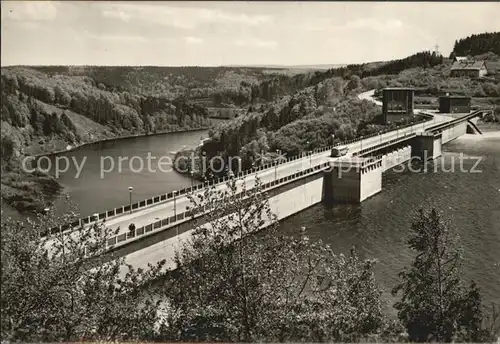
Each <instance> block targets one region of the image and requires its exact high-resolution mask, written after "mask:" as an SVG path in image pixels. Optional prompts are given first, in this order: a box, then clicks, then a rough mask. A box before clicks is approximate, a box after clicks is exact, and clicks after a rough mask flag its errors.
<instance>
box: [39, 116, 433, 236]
mask: <svg viewBox="0 0 500 344" xmlns="http://www.w3.org/2000/svg"><path fill="white" fill-rule="evenodd" d="M422 115H424V116H428V117H427V118H430V116H431V115H429V114H422ZM428 121H429V120H424V121H420V122H417V123H410V124H407V125H404V126H400V127H397V128H392V129H387V130H384V131H379V132H376V133H373V134H370V135H364V136H361V137H357V138H355V139H351V140H345V141H341V142H337V143H336V144H333V145H330V146H326V147H321V148H315V149H312V150H310V151H308V152H305V153H302V154H299V155H295V156H292V157H289V158H286V159H281V160H280V161H274V162H272V163H268V164H264V165H260V166H258V167H255V168H252V169H249V170H244V171H242V172H240V173H238V174H236V175H235V176H234V177H229V176H223V177H220V178H217V179H213V180H210V181H207V182H204V183H200V184H197V185H193V186H191V187H186V188H183V189H180V190H179V191H177V192H175V194H174V192H168V193H165V194H161V195H158V196H154V197H151V198H148V199H145V200H142V201H139V202H136V203H133V204H129V205H123V206H119V207H116V208H113V209H111V210H107V211H104V212H102V213H100V214H97V215H92V216H87V217H84V218H81V219H78V220H75V221H73V222H72V223H68V224H65V225H62V226H58V227H54V228H52V229H50V230H47V231H45V232H44V233H42V234H41V236H42V237H43V236H47V235H49V234H56V233H60V232H61V230H62V231H67V230H72V229H73V228H76V227H80V226H84V225H88V224H90V223H92V222H94V221H96V220H104V219H108V218H112V217H115V216H120V215H123V214H126V213H128V212H131V211H134V210H139V209H144V208H147V207H149V206H152V205H156V204H159V203H163V202H167V201H171V200H173V199H174V198H176V197H178V196H182V195H186V194H189V193H191V192H193V191H197V190H202V189H205V188H207V187H210V186H214V185H221V184H224V183H226V182H227V181H228V180H229V179H231V178H239V179H241V178H244V177H246V176H247V175H249V174H253V173H255V172H259V171H262V170H267V169H269V168H272V167H274V166H278V165H284V164H287V163H289V162H292V161H296V160H300V159H303V158H305V157H308V156H313V155H316V154H321V153H324V152H326V151H329V150H331V149H332V148H334V147H338V146H344V145H349V144H352V143H355V142H359V141H362V140H365V139H369V138H372V137H376V136H381V135H384V134H386V133H388V132H392V131H395V130H402V129H406V128H409V127H415V128H417V127H418V126H419V125H423V124H425V122H428Z"/></svg>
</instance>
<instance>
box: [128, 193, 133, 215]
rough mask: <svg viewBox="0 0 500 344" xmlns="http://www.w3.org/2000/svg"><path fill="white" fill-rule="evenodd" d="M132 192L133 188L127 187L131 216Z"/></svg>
mask: <svg viewBox="0 0 500 344" xmlns="http://www.w3.org/2000/svg"><path fill="white" fill-rule="evenodd" d="M132 190H134V188H133V187H131V186H129V187H128V200H129V206H130V214H132Z"/></svg>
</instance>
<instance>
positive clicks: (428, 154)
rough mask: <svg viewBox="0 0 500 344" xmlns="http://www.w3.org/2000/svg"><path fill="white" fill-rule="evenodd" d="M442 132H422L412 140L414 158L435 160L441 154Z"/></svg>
mask: <svg viewBox="0 0 500 344" xmlns="http://www.w3.org/2000/svg"><path fill="white" fill-rule="evenodd" d="M441 146H442V134H441V133H437V134H433V133H422V134H419V135H417V136H416V137H415V138H414V139H413V140H412V141H411V155H412V158H420V159H421V160H425V161H427V160H434V159H436V158H438V157H440V156H441Z"/></svg>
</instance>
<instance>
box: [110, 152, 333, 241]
mask: <svg viewBox="0 0 500 344" xmlns="http://www.w3.org/2000/svg"><path fill="white" fill-rule="evenodd" d="M327 167H329V162H324V163H321V164H318V165H316V166H313V167H310V168H308V169H306V170H302V171H300V172H296V173H294V174H291V175H288V176H286V177H282V178H279V179H276V180H272V181H270V182H268V183H265V184H262V190H263V191H267V190H269V189H272V188H274V187H276V186H279V185H283V184H286V183H289V182H291V181H294V180H297V179H300V178H303V177H306V176H309V175H313V174H315V173H318V172H320V171H322V170H323V169H324V168H327ZM236 196H237V197H241V198H244V197H245V193H244V191H243V192H240V193H238V194H236ZM208 211H210V209H209V208H208V207H207V206H206V205H204V206H203V208H202V209H201V208H198V209H193V210H187V211H185V212H182V213H179V214H176V215H174V216H170V217H165V218H163V219H161V220H158V221H156V222H153V223H150V224H148V225H146V226H142V227H138V228H135V229H134V230H131V231H128V232H126V233H121V234H117V235H114V236H112V237H110V238H109V239H108V240H107V243H106V244H107V248H108V249H111V248H115V247H117V246H116V245H118V244H119V245H120V246H121V245H124V244H126V243H129V242H132V241H135V240H138V239H139V238H142V237H145V236H148V235H151V234H153V233H156V232H159V231H162V230H165V229H168V228H170V227H173V226H176V225H179V224H181V223H183V222H186V221H189V220H191V219H193V216H194V217H199V216H202V215H203V214H205V213H206V212H208Z"/></svg>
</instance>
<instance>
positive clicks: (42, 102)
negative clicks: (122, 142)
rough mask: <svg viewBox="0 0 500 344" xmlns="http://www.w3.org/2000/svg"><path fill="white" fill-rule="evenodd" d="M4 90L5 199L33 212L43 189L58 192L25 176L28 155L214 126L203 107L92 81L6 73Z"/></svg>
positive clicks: (18, 71) (23, 70)
mask: <svg viewBox="0 0 500 344" xmlns="http://www.w3.org/2000/svg"><path fill="white" fill-rule="evenodd" d="M1 86H2V91H1V97H2V109H1V121H2V122H1V124H2V129H1V135H2V141H1V151H2V172H3V173H2V199H3V200H4V201H6V202H7V203H10V204H12V205H14V206H15V207H16V208H18V209H20V210H26V209H28V210H33V207H34V204H35V203H40V202H39V201H40V198H42V197H43V193H44V192H42V191H43V190H45V191H47V192H48V193H49V194H53V191H54V190H55V189H57V187H56V185H57V183H55V182H54V181H50V178H49V177H48V176H44V177H43V178H42V176H41V175H39V176H33V175H27V174H26V173H25V172H23V171H21V169H20V158H22V157H23V156H25V155H32V154H38V153H50V152H53V151H57V150H64V149H66V148H67V147H76V146H78V145H81V144H84V143H88V142H93V141H97V140H101V139H108V138H113V137H120V136H129V135H143V134H151V133H159V132H170V131H177V130H186V129H196V128H206V127H208V125H209V123H210V121H209V119H208V113H207V111H206V109H204V108H203V107H200V106H197V105H193V104H188V103H186V102H184V101H182V100H180V99H174V100H168V99H166V98H162V97H153V96H145V95H138V94H133V93H129V92H126V91H123V92H120V91H109V90H107V89H106V87H105V86H103V85H102V84H100V83H96V81H95V80H94V79H92V78H90V77H78V76H67V75H48V74H45V73H43V72H40V71H36V70H34V69H30V68H18V67H16V68H4V69H2V75H1ZM42 179H44V180H49V182H44V183H43V184H44V185H46V184H47V183H49V184H50V186H51V187H50V188H48V189H47V188H46V187H42V189H43V190H42V191H40V190H39V191H40V192H38V193H37V196H36V198H37V201H36V202H35V201H33V200H32V197H31V196H30V193H32V192H33V190H36V189H40V185H37V183H36V181H37V180H38V181H42ZM47 192H45V193H47ZM35 193H36V192H35ZM41 203H44V202H41ZM39 206H43V205H42V204H40V205H39Z"/></svg>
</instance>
